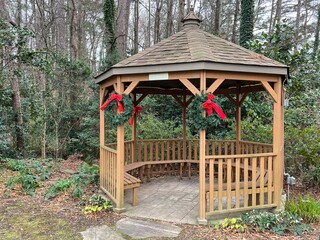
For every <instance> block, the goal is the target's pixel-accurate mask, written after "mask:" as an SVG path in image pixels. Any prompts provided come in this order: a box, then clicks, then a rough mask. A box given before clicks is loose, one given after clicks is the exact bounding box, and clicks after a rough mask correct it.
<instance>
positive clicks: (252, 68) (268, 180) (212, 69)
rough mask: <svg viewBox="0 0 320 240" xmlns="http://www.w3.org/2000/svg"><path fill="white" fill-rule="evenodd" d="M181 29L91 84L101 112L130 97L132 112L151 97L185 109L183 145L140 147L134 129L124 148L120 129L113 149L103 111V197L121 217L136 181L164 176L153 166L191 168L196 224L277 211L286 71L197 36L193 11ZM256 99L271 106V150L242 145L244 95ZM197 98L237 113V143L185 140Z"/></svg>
mask: <svg viewBox="0 0 320 240" xmlns="http://www.w3.org/2000/svg"><path fill="white" fill-rule="evenodd" d="M182 22H183V26H184V27H183V29H182V30H181V31H180V32H177V33H176V34H174V35H172V36H171V37H169V38H167V39H164V40H163V41H161V42H159V43H157V44H155V45H154V46H152V47H150V48H147V49H145V50H143V51H141V52H140V53H138V54H136V55H133V56H131V57H129V58H127V59H125V60H123V61H121V62H119V63H117V64H115V65H114V66H112V67H111V68H110V69H108V70H107V71H105V72H104V73H102V74H100V75H99V76H97V77H96V82H97V83H98V84H99V85H100V103H101V104H102V103H104V102H105V101H106V100H107V99H108V98H109V94H111V93H113V92H116V93H117V94H119V95H121V94H130V96H132V102H133V104H134V105H137V104H139V103H141V102H142V101H143V99H144V98H145V97H146V96H147V95H149V94H162V95H171V96H173V97H174V99H176V100H177V102H178V103H179V104H180V105H181V107H182V109H183V111H182V112H183V116H182V119H183V120H182V124H183V138H182V139H172V140H170V141H169V140H161V139H154V140H152V141H150V140H144V139H138V138H137V136H136V135H137V131H136V124H135V123H134V124H133V125H132V139H131V141H126V142H125V141H124V125H119V126H117V141H116V143H114V144H106V141H105V115H104V112H102V111H101V112H100V149H101V150H100V165H101V174H100V185H101V189H102V190H103V191H104V192H105V193H106V194H107V195H108V196H109V197H110V199H111V200H112V201H113V202H114V203H115V205H116V209H118V210H119V211H121V210H123V208H124V189H128V188H133V189H134V191H135V194H134V199H133V203H135V204H137V192H136V191H137V189H138V187H139V186H140V184H141V183H140V182H139V181H140V180H143V178H144V177H147V179H149V177H150V176H151V175H152V172H153V171H156V169H162V168H158V167H157V166H161V165H162V164H166V166H167V165H170V166H173V167H172V168H173V169H174V170H177V172H180V174H181V171H182V170H185V169H186V167H187V170H188V171H189V175H190V166H191V167H192V166H194V167H197V168H198V169H199V171H198V172H199V176H198V177H199V215H198V221H199V223H206V219H207V218H208V217H209V216H210V215H215V214H223V213H230V212H236V211H244V210H250V209H261V208H280V196H281V194H282V188H283V186H282V179H283V104H282V103H283V80H284V79H285V78H286V77H287V71H288V69H287V66H285V65H283V64H281V63H279V62H276V61H274V60H272V59H269V58H266V57H265V56H263V55H260V54H257V53H254V52H252V51H249V50H247V49H245V48H242V47H240V46H238V45H236V44H234V43H231V42H228V41H226V40H223V39H221V38H218V37H216V36H213V35H211V34H209V33H207V32H205V31H203V30H201V29H200V27H199V26H200V22H201V20H200V19H199V18H198V17H197V16H196V15H195V14H194V12H193V11H191V12H189V13H188V15H187V16H186V17H185V18H184V19H183V20H182ZM260 91H265V92H267V93H268V94H269V95H270V99H272V101H273V142H272V144H266V143H254V142H247V141H244V140H242V136H241V105H242V103H243V102H244V100H245V98H246V96H247V95H248V94H250V93H253V92H260ZM202 93H212V94H215V95H221V96H224V97H226V98H227V99H229V100H230V102H231V103H232V104H233V105H234V110H235V120H236V134H235V136H234V140H232V141H230V140H228V141H227V140H220V141H217V140H212V139H206V131H205V130H204V129H201V130H200V131H199V136H200V138H199V139H197V140H194V139H187V137H186V111H187V108H188V106H189V104H190V102H192V101H193V99H194V98H195V96H196V95H201V94H202ZM202 114H203V117H205V112H203V113H202ZM164 174H165V173H164ZM128 178H129V179H131V180H128ZM129 182H130V183H129ZM130 184H131V185H130ZM215 200H217V201H215ZM168 207H170V206H168Z"/></svg>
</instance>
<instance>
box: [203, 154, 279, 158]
mask: <svg viewBox="0 0 320 240" xmlns="http://www.w3.org/2000/svg"><path fill="white" fill-rule="evenodd" d="M273 156H276V154H275V153H254V154H235V155H211V156H210V155H209V156H205V158H206V159H219V158H243V157H245V158H251V157H273Z"/></svg>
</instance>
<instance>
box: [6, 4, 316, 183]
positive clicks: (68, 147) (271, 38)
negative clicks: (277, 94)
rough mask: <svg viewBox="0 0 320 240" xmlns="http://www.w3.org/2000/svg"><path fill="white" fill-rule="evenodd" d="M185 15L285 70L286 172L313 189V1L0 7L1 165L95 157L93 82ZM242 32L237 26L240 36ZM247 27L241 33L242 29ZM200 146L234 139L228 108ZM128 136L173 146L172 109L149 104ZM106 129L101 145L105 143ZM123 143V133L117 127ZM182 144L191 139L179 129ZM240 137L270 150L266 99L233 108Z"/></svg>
mask: <svg viewBox="0 0 320 240" xmlns="http://www.w3.org/2000/svg"><path fill="white" fill-rule="evenodd" d="M191 6H195V12H196V14H198V15H199V16H200V17H201V19H202V20H203V21H202V24H201V28H202V29H204V30H205V31H208V32H210V33H212V34H215V35H217V36H219V37H221V38H224V39H227V40H229V41H232V42H234V43H237V44H241V45H242V46H244V47H246V48H249V49H251V50H253V51H256V52H258V53H262V54H264V55H266V56H267V57H270V58H272V59H275V60H277V61H280V62H282V63H284V64H287V65H288V66H289V67H290V78H289V79H288V80H287V81H286V83H285V89H286V92H285V98H286V99H287V100H288V106H287V107H286V108H285V165H286V171H288V172H289V173H290V174H294V175H295V176H298V177H301V178H300V179H301V180H302V181H303V183H304V184H306V185H319V184H320V156H319V155H320V110H319V106H320V91H319V87H320V72H319V69H320V61H319V59H320V53H319V31H320V3H319V2H318V1H316V0H296V1H291V0H269V1H266V0H194V1H191V0H118V1H115V0H90V1H89V0H1V1H0V63H1V67H0V161H1V159H5V158H32V157H42V158H53V159H56V158H64V157H66V156H68V155H71V154H75V153H79V154H82V155H83V157H84V158H85V159H86V160H87V161H91V160H93V159H95V158H98V149H99V140H98V139H99V97H98V86H97V85H96V84H95V82H94V76H95V75H97V74H98V73H100V72H102V71H105V70H106V69H107V68H108V67H110V66H111V65H113V64H114V63H116V62H118V61H120V60H122V59H124V58H126V57H129V56H131V55H133V54H135V53H137V52H139V51H141V50H143V49H145V48H147V47H149V46H152V45H154V44H156V43H157V42H159V41H161V40H162V39H164V38H167V37H169V36H170V35H172V34H174V33H176V32H178V31H179V30H180V29H181V28H182V25H181V22H180V20H181V19H182V18H183V16H185V15H186V13H187V12H188V11H189V9H190V7H191ZM244 21H246V22H247V25H243V23H244ZM243 26H244V27H243ZM246 26H249V28H248V27H246ZM217 101H218V103H219V104H220V105H221V106H222V108H223V109H224V110H226V111H227V115H228V120H227V121H226V122H224V123H218V124H217V125H216V126H213V128H212V131H209V132H208V136H207V137H208V138H216V139H223V138H225V139H234V136H235V122H234V118H233V116H234V111H235V109H234V107H233V106H232V105H231V104H230V103H229V102H228V100H227V99H225V98H223V97H221V98H218V99H217ZM142 106H143V107H144V109H143V112H142V113H141V117H140V118H139V120H138V138H144V139H147V138H179V137H181V122H182V119H181V115H182V113H181V109H180V108H179V105H178V104H177V103H176V102H175V100H174V99H173V98H171V97H170V96H169V97H168V96H149V97H147V98H146V99H145V100H144V101H143V102H142ZM113 129H114V128H111V127H109V128H108V134H107V136H108V137H107V139H108V141H110V142H112V141H114V139H115V135H116V133H115V130H113ZM125 131H126V137H127V138H129V137H130V127H129V126H128V124H126V128H125ZM188 134H189V136H192V135H196V134H197V133H194V132H192V131H190V129H189V130H188ZM242 136H244V138H245V140H251V141H259V142H265V143H270V142H271V141H272V102H271V101H270V99H269V98H268V96H267V95H266V94H263V93H259V94H251V95H249V96H248V97H247V98H246V100H245V102H244V105H243V109H242Z"/></svg>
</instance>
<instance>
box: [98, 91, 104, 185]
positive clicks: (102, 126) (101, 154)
mask: <svg viewBox="0 0 320 240" xmlns="http://www.w3.org/2000/svg"><path fill="white" fill-rule="evenodd" d="M104 93H105V89H104V88H103V87H100V106H101V105H102V104H103V101H104ZM99 112H100V165H101V166H103V165H102V164H101V160H102V159H101V158H102V156H103V152H102V148H101V146H104V145H105V126H104V111H99ZM102 168H103V167H101V168H100V183H101V182H102V179H103V177H104V176H102V174H103V172H104V170H105V169H102Z"/></svg>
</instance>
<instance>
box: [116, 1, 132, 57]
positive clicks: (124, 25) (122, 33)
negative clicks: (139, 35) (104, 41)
mask: <svg viewBox="0 0 320 240" xmlns="http://www.w3.org/2000/svg"><path fill="white" fill-rule="evenodd" d="M129 14H130V0H118V15H117V24H116V26H117V31H116V32H117V49H118V53H119V58H120V59H119V60H122V59H124V58H126V56H127V53H126V51H127V35H128V21H129Z"/></svg>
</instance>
